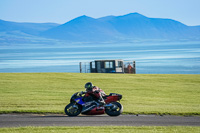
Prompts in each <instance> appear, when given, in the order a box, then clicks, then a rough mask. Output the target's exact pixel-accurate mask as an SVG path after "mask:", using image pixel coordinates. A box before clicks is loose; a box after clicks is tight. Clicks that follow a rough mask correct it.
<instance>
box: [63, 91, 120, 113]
mask: <svg viewBox="0 0 200 133" xmlns="http://www.w3.org/2000/svg"><path fill="white" fill-rule="evenodd" d="M103 99H104V101H105V104H104V105H100V104H99V103H98V102H97V101H95V100H92V101H89V102H86V101H85V100H84V94H82V93H81V92H77V93H74V94H73V95H72V97H71V99H70V103H69V104H68V105H67V106H66V107H65V113H66V115H68V116H78V115H79V114H84V115H100V114H105V113H106V114H108V115H109V116H118V115H120V114H121V113H122V111H123V106H122V105H121V104H120V103H119V102H117V101H120V100H121V99H122V95H120V94H116V93H110V95H106V96H103Z"/></svg>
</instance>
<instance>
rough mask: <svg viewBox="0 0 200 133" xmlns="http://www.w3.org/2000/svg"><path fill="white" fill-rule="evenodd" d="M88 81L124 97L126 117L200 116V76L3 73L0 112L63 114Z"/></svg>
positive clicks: (0, 89)
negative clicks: (146, 115) (150, 115)
mask: <svg viewBox="0 0 200 133" xmlns="http://www.w3.org/2000/svg"><path fill="white" fill-rule="evenodd" d="M88 81H91V82H93V83H94V84H95V85H96V86H99V87H100V88H102V89H103V90H104V91H105V92H106V93H107V94H109V93H111V92H113V93H119V94H122V95H123V98H122V100H121V103H122V104H123V106H124V114H171V115H200V75H166V74H146V75H145V74H135V75H134V74H91V73H88V74H80V73H0V113H64V111H63V110H64V107H65V106H66V104H68V103H69V100H70V97H71V95H72V94H73V93H75V92H77V91H82V90H84V84H85V83H86V82H88Z"/></svg>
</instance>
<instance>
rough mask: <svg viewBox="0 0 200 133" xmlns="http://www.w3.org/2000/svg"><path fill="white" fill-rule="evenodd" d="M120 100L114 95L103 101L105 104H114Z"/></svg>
mask: <svg viewBox="0 0 200 133" xmlns="http://www.w3.org/2000/svg"><path fill="white" fill-rule="evenodd" d="M120 99H121V98H119V96H118V95H114V96H108V97H106V98H105V99H104V100H105V103H111V102H116V101H118V100H120Z"/></svg>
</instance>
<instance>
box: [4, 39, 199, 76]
mask: <svg viewBox="0 0 200 133" xmlns="http://www.w3.org/2000/svg"><path fill="white" fill-rule="evenodd" d="M101 59H123V60H129V61H133V60H134V61H136V73H138V74H200V42H164V43H158V42H156V43H154V42H151V43H102V44H97V43H92V44H69V43H66V44H64V45H63V44H62V45H42V44H41V45H40V44H39V45H33V44H30V45H29V44H27V45H4V46H1V45H0V72H75V73H78V72H80V69H79V62H90V61H94V60H101Z"/></svg>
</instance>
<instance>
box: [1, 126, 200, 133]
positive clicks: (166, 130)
mask: <svg viewBox="0 0 200 133" xmlns="http://www.w3.org/2000/svg"><path fill="white" fill-rule="evenodd" d="M199 131H200V127H189V126H188V127H187V126H186V127H183V126H174V127H173V126H172V127H171V126H168V127H154V126H153V127H146V126H144V127H143V126H142V127H129V126H106V127H18V128H0V132H4V133H10V132H14V133H30V132H31V133H52V132H59V133H72V132H73V133H80V132H87V133H92V132H95V133H103V132H106V133H111V132H112V133H113V132H114V133H122V132H128V133H144V132H147V133H155V132H156V133H157V132H158V133H199Z"/></svg>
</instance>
